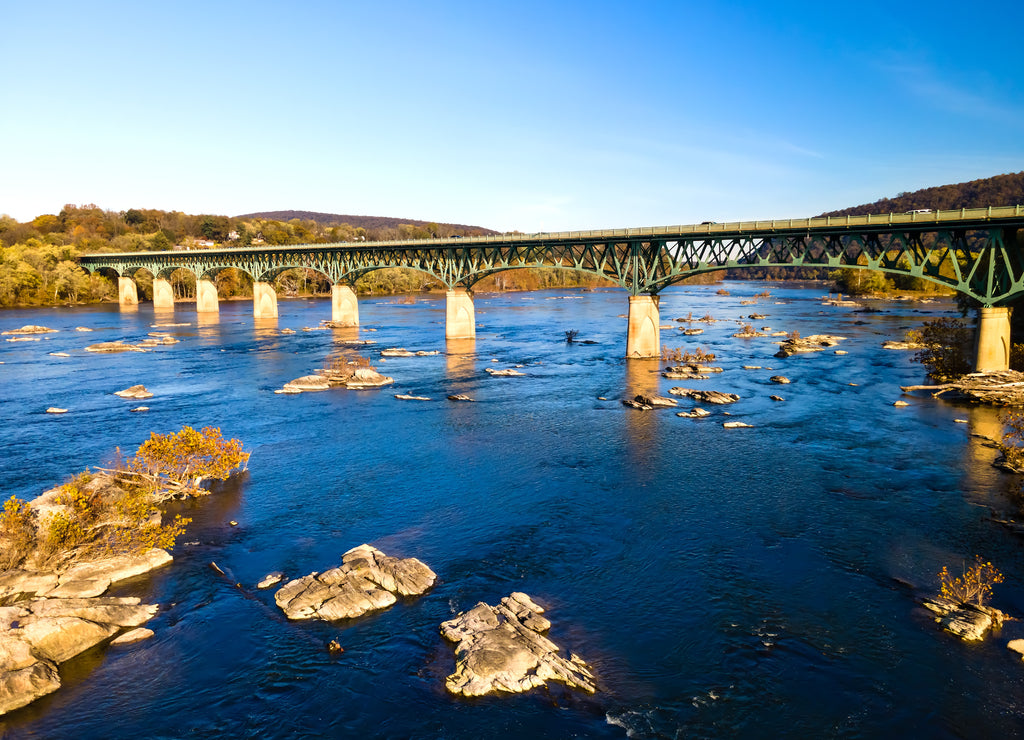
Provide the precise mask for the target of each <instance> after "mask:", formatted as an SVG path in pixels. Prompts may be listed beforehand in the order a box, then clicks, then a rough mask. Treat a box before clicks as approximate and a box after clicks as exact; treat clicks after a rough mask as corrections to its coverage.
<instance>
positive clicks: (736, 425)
mask: <svg viewBox="0 0 1024 740" xmlns="http://www.w3.org/2000/svg"><path fill="white" fill-rule="evenodd" d="M722 426H723V427H725V428H726V429H752V428H753V425H752V424H744V423H743V422H742V421H727V422H725V423H724V424H722Z"/></svg>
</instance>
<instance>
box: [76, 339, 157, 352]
mask: <svg viewBox="0 0 1024 740" xmlns="http://www.w3.org/2000/svg"><path fill="white" fill-rule="evenodd" d="M85 351H86V352H98V353H111V352H146V351H147V350H146V349H145V348H143V347H136V346H135V345H134V344H128V343H127V342H123V341H116V342H99V343H97V344H90V345H89V346H88V347H86V348H85Z"/></svg>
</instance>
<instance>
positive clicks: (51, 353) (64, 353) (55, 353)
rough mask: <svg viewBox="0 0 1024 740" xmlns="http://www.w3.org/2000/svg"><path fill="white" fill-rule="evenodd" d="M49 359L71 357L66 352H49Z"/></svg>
mask: <svg viewBox="0 0 1024 740" xmlns="http://www.w3.org/2000/svg"><path fill="white" fill-rule="evenodd" d="M48 354H49V355H50V357H71V355H69V354H68V353H67V352H50V353H48Z"/></svg>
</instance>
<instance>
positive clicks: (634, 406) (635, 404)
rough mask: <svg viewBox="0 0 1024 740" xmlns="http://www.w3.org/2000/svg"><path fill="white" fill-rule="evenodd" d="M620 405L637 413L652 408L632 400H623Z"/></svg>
mask: <svg viewBox="0 0 1024 740" xmlns="http://www.w3.org/2000/svg"><path fill="white" fill-rule="evenodd" d="M622 405H623V406H629V408H631V409H636V410H637V411H650V410H651V409H652V408H654V407H653V406H648V405H647V404H646V403H641V402H640V401H637V400H635V399H632V398H623V399H622Z"/></svg>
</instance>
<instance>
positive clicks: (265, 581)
mask: <svg viewBox="0 0 1024 740" xmlns="http://www.w3.org/2000/svg"><path fill="white" fill-rule="evenodd" d="M283 580H284V573H282V572H280V571H274V572H273V573H267V574H266V575H265V576H263V578H262V579H260V582H259V583H257V584H256V588H270V587H271V586H276V585H277V584H279V583H280V582H281V581H283Z"/></svg>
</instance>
